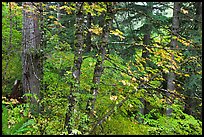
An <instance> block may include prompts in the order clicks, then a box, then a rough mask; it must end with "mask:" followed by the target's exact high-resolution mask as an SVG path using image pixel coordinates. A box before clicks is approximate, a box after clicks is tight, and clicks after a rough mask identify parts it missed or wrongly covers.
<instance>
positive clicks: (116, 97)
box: [110, 96, 118, 101]
mask: <svg viewBox="0 0 204 137" xmlns="http://www.w3.org/2000/svg"><path fill="white" fill-rule="evenodd" d="M117 99H118V96H110V100H114V101H115V100H117Z"/></svg>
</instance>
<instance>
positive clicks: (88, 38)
mask: <svg viewBox="0 0 204 137" xmlns="http://www.w3.org/2000/svg"><path fill="white" fill-rule="evenodd" d="M88 3H89V5H91V2H88ZM91 22H92V16H91V13H88V14H87V28H88V29H90V28H91ZM85 43H86V52H90V51H91V50H92V48H93V47H92V45H91V32H89V31H88V33H87V35H86V41H85Z"/></svg>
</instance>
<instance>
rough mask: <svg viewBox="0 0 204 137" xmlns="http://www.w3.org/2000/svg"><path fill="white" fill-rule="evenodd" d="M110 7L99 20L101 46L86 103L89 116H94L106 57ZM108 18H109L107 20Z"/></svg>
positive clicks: (108, 6)
mask: <svg viewBox="0 0 204 137" xmlns="http://www.w3.org/2000/svg"><path fill="white" fill-rule="evenodd" d="M112 16H113V13H112V6H111V5H108V4H107V13H105V16H104V18H103V19H102V20H101V23H102V22H103V24H101V25H102V26H103V31H102V38H101V44H100V46H99V49H98V57H97V62H96V65H95V68H94V75H93V84H94V86H93V87H92V88H91V90H92V92H93V98H92V99H90V100H89V101H88V104H87V106H88V107H87V109H88V111H89V116H93V115H94V113H93V112H94V105H95V101H96V97H97V95H98V89H99V84H100V79H101V75H102V73H103V70H104V68H103V63H104V60H105V55H106V47H107V44H108V37H109V33H110V28H111V26H112ZM108 17H110V18H108Z"/></svg>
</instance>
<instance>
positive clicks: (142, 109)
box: [138, 2, 153, 123]
mask: <svg viewBox="0 0 204 137" xmlns="http://www.w3.org/2000/svg"><path fill="white" fill-rule="evenodd" d="M152 8H153V3H152V2H148V3H147V9H146V10H147V14H148V15H149V14H152ZM147 23H148V24H145V27H146V32H145V33H144V38H143V41H144V45H145V46H147V47H148V45H149V44H150V40H151V37H150V35H151V24H150V21H149V20H147ZM142 58H144V59H145V60H146V64H143V65H144V68H145V69H146V67H147V66H149V60H148V59H149V51H148V50H147V49H145V47H144V49H143V51H142ZM140 102H141V103H142V107H140V113H141V114H142V115H144V113H145V105H146V104H145V100H144V98H140ZM138 121H139V122H141V123H142V122H143V121H144V119H142V118H141V117H140V116H138Z"/></svg>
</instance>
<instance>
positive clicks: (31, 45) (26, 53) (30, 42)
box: [22, 2, 42, 113]
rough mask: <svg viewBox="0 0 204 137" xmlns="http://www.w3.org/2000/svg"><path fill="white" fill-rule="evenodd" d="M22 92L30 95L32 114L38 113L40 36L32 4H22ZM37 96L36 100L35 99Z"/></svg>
mask: <svg viewBox="0 0 204 137" xmlns="http://www.w3.org/2000/svg"><path fill="white" fill-rule="evenodd" d="M23 7H24V8H23V48H22V50H23V52H22V65H23V77H22V83H23V92H24V93H31V94H32V95H33V96H32V98H31V104H32V105H33V108H32V109H31V110H32V113H35V112H37V113H38V112H39V111H40V108H39V102H38V101H39V100H38V99H40V81H41V77H42V63H41V55H40V51H41V34H40V30H39V24H38V18H39V17H38V16H39V15H38V12H37V11H36V9H35V7H34V5H33V3H32V2H23ZM35 96H37V99H36V97H35Z"/></svg>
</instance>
